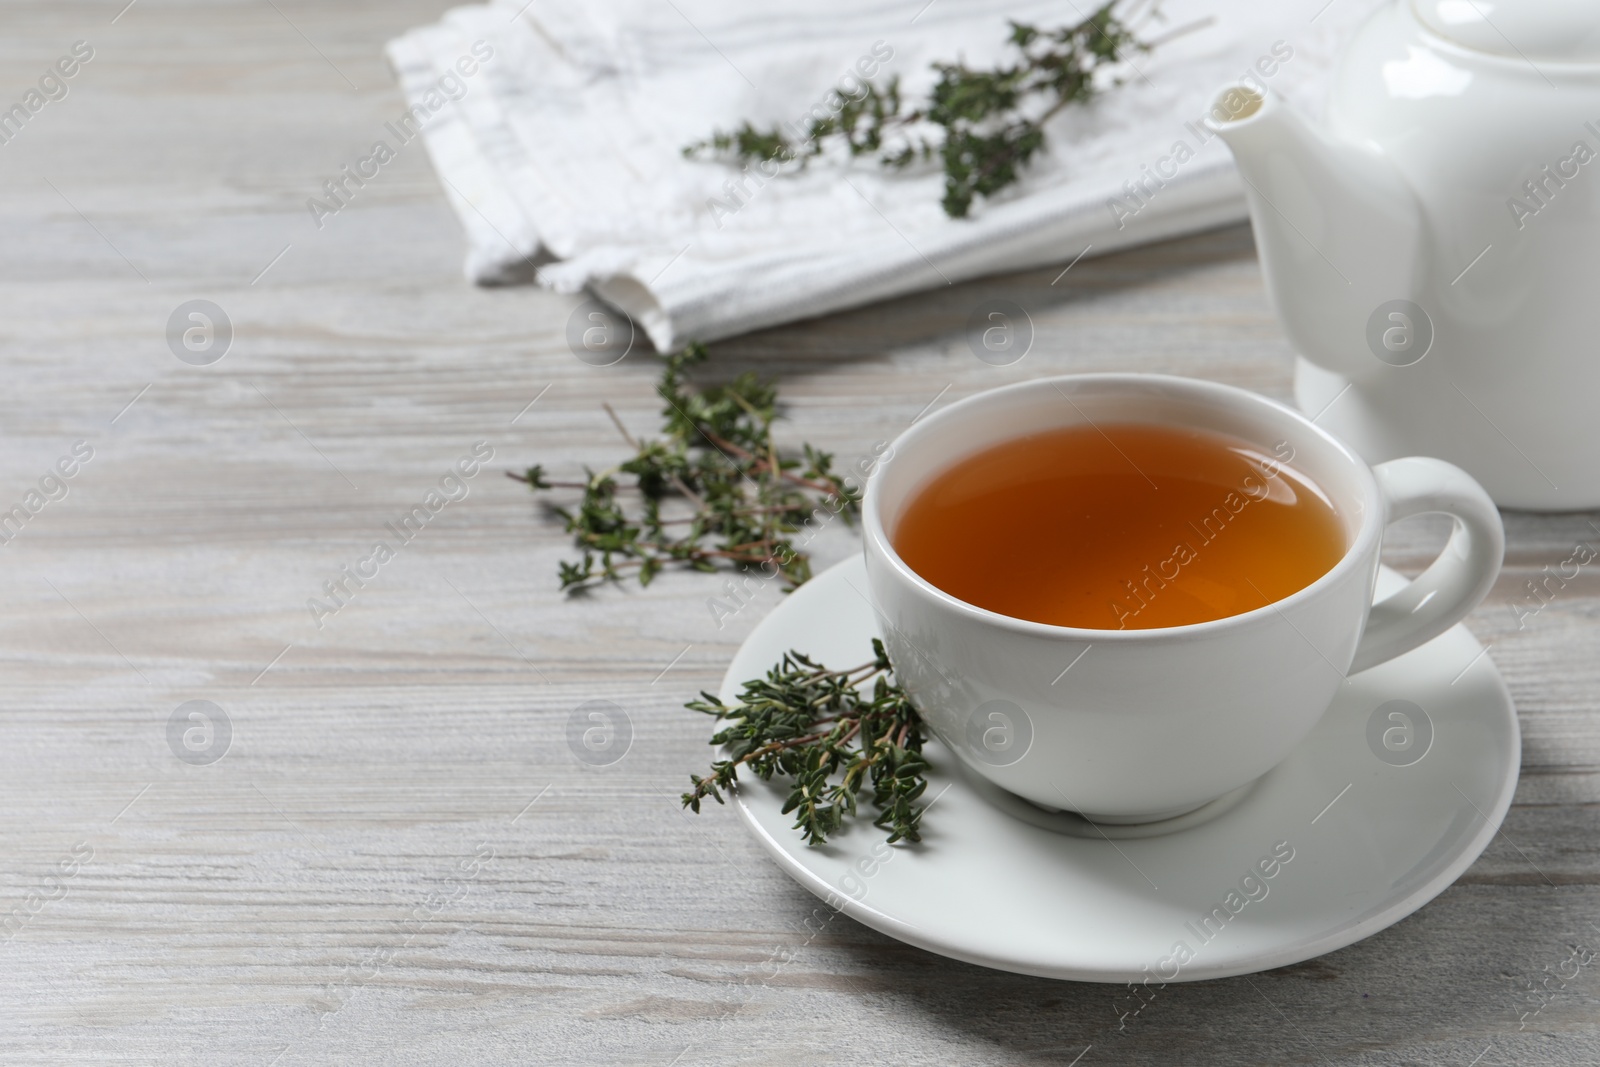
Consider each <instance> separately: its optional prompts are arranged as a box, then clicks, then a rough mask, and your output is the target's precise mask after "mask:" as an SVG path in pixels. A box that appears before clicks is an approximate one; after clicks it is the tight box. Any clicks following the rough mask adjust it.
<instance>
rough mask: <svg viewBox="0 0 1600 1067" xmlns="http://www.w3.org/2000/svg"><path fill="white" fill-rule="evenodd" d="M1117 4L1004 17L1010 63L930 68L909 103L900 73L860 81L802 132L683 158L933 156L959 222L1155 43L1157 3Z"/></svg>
mask: <svg viewBox="0 0 1600 1067" xmlns="http://www.w3.org/2000/svg"><path fill="white" fill-rule="evenodd" d="M1119 2H1120V0H1110V2H1108V3H1105V4H1102V5H1101V6H1100V7H1098V8H1096V9H1095V10H1094V12H1093V13H1092V14H1090V15H1089V16H1088V17H1087V18H1085V19H1083V20H1082V21H1080V22H1076V23H1073V24H1071V25H1068V26H1060V27H1057V28H1054V29H1040V28H1039V27H1037V26H1032V25H1028V24H1027V23H1022V22H1016V21H1014V20H1008V22H1009V25H1010V27H1011V32H1010V35H1009V37H1008V38H1007V43H1008V44H1009V45H1010V46H1011V48H1012V49H1013V51H1014V58H1013V59H1012V60H1011V61H1010V62H1006V63H1001V64H1000V65H998V66H996V67H995V68H994V69H992V70H976V69H973V68H972V67H969V66H967V65H966V63H964V62H956V63H935V64H934V65H933V69H934V71H935V72H937V74H938V76H939V77H938V81H937V82H936V83H935V84H934V87H933V92H932V95H931V96H930V98H929V99H928V100H927V101H925V102H923V103H921V104H919V105H917V106H909V105H908V102H907V101H906V100H905V99H904V96H903V94H902V93H901V89H900V77H899V75H895V76H893V77H891V78H889V79H888V80H887V82H885V83H884V84H883V85H882V86H879V85H877V84H874V83H871V82H865V81H862V82H858V83H856V85H855V86H854V88H853V89H852V90H846V89H845V88H844V87H842V86H841V87H839V88H838V89H837V90H835V94H836V96H837V98H838V99H839V101H840V102H839V103H838V104H837V105H836V108H837V109H836V110H834V111H833V112H832V113H831V114H829V115H826V116H824V117H821V118H818V117H815V116H813V117H811V118H810V119H809V121H808V122H807V123H806V125H805V126H804V127H803V128H801V127H795V126H792V125H791V131H798V136H794V135H791V133H789V132H785V130H783V129H782V128H781V127H778V126H772V127H770V128H767V129H761V128H758V127H756V126H754V125H752V124H751V123H750V122H749V121H745V122H743V123H741V124H740V125H739V127H738V128H736V129H734V130H731V131H724V130H716V131H714V132H713V133H712V134H711V136H710V137H708V138H707V139H705V140H703V141H697V142H695V143H693V144H690V145H687V146H685V147H684V149H683V154H684V155H685V156H686V157H688V158H690V159H713V160H718V161H721V162H729V163H742V164H751V163H767V162H772V163H777V164H780V165H781V164H785V163H791V162H798V163H799V165H800V166H802V167H804V166H805V165H806V164H807V163H808V162H809V161H810V160H811V159H813V158H815V157H817V156H820V155H822V154H823V153H824V152H826V151H828V150H829V149H830V147H832V146H841V147H842V148H843V150H844V151H846V152H848V154H849V155H850V156H851V157H856V156H863V155H877V157H878V162H879V163H880V164H882V165H883V166H886V167H889V168H891V169H895V170H904V169H905V168H907V167H909V166H910V165H911V164H912V163H914V162H917V161H930V160H932V159H933V158H934V157H935V156H937V157H938V159H939V161H940V164H941V165H942V167H943V170H944V199H943V207H944V211H945V214H946V215H948V216H949V217H951V218H964V217H966V215H967V214H968V213H969V212H970V211H971V210H972V202H973V200H974V199H975V198H976V197H980V196H981V197H985V198H988V197H992V196H994V195H995V194H996V193H998V192H999V191H1001V190H1002V189H1005V188H1007V187H1008V186H1011V185H1014V184H1016V183H1017V182H1018V181H1020V180H1021V178H1022V171H1023V169H1024V168H1025V167H1026V166H1027V165H1028V163H1029V162H1030V161H1031V160H1032V159H1033V158H1034V156H1035V155H1037V154H1038V153H1039V151H1040V150H1041V149H1042V148H1044V146H1045V131H1044V127H1045V123H1047V122H1048V121H1049V120H1050V119H1051V118H1053V117H1054V116H1055V115H1057V114H1058V113H1060V112H1061V111H1062V110H1063V109H1064V108H1066V107H1069V106H1070V105H1073V104H1085V103H1088V102H1089V101H1090V100H1093V99H1094V98H1095V97H1096V96H1098V95H1099V94H1100V93H1101V92H1103V91H1105V90H1106V89H1107V88H1111V87H1115V86H1118V85H1121V84H1122V82H1123V78H1122V76H1121V75H1120V74H1114V75H1112V76H1110V77H1102V76H1101V72H1102V71H1109V70H1112V69H1114V68H1116V67H1117V66H1118V65H1124V66H1126V65H1128V64H1127V57H1128V55H1129V54H1137V53H1145V52H1149V51H1150V50H1151V49H1152V48H1154V47H1155V46H1156V44H1158V43H1160V42H1158V41H1147V40H1144V39H1142V38H1141V37H1140V36H1139V27H1140V26H1141V25H1142V24H1143V23H1144V21H1145V20H1147V19H1159V18H1161V12H1160V0H1150V2H1148V3H1147V2H1146V0H1133V3H1132V4H1131V5H1129V6H1128V7H1127V9H1126V11H1125V12H1124V13H1123V14H1121V15H1119V14H1117V12H1116V11H1115V10H1114V8H1116V7H1117V5H1118V3H1119ZM1171 36H1172V35H1168V38H1170V37H1171Z"/></svg>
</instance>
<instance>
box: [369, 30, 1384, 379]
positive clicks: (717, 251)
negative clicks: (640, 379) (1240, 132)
mask: <svg viewBox="0 0 1600 1067" xmlns="http://www.w3.org/2000/svg"><path fill="white" fill-rule="evenodd" d="M1378 2H1381V0H1280V2H1273V3H1264V2H1262V0H1165V2H1164V3H1163V4H1162V5H1161V10H1162V13H1163V15H1164V19H1163V21H1160V22H1152V23H1147V24H1146V26H1145V32H1144V33H1143V36H1144V37H1146V38H1149V37H1152V36H1159V35H1161V34H1163V33H1167V32H1170V31H1172V30H1176V29H1178V28H1181V27H1185V26H1189V25H1191V24H1195V23H1200V24H1201V25H1200V28H1197V29H1193V30H1192V31H1190V32H1187V33H1183V34H1180V35H1178V36H1176V37H1175V38H1174V39H1171V40H1169V41H1167V42H1166V43H1165V44H1162V45H1161V46H1160V47H1159V48H1157V49H1156V50H1155V52H1153V53H1151V54H1148V55H1142V56H1140V55H1135V56H1131V57H1129V58H1130V60H1131V63H1130V69H1129V71H1128V75H1127V78H1126V80H1125V82H1124V84H1122V85H1121V86H1120V87H1117V88H1114V89H1111V90H1109V91H1107V92H1105V93H1104V94H1102V95H1101V96H1100V97H1099V98H1097V99H1096V100H1095V101H1094V102H1093V103H1091V104H1090V105H1088V106H1086V107H1069V108H1067V109H1066V110H1064V111H1063V112H1062V113H1061V114H1059V115H1057V116H1056V117H1055V118H1054V119H1052V120H1051V122H1050V124H1049V126H1048V127H1047V131H1048V135H1049V145H1048V148H1047V150H1046V152H1045V153H1043V154H1042V155H1041V156H1038V157H1035V162H1034V163H1033V164H1032V165H1031V166H1030V167H1029V168H1028V169H1027V171H1026V173H1025V177H1024V179H1023V181H1022V182H1021V183H1020V184H1019V185H1018V186H1014V187H1013V188H1011V189H1008V190H1006V191H1005V192H1004V193H1002V194H1001V195H999V196H997V197H995V198H994V199H993V200H991V201H988V202H981V201H980V202H978V203H977V204H976V205H975V207H974V211H973V213H972V216H971V217H970V218H966V219H950V218H947V217H945V215H944V212H943V209H942V208H941V207H940V198H941V196H942V191H943V176H942V174H941V173H940V172H939V169H938V166H937V163H936V162H935V163H934V164H931V165H929V166H927V167H922V168H920V169H918V168H913V169H912V170H911V171H909V172H901V173H896V172H890V171H886V170H884V169H882V168H880V167H879V166H877V165H876V164H875V163H874V162H873V161H872V160H870V159H869V158H867V157H862V158H860V159H856V160H853V161H852V160H845V159H838V158H834V157H831V156H830V157H824V158H821V159H817V160H813V161H812V162H811V164H810V165H809V166H808V167H806V168H805V169H803V170H801V169H786V170H785V172H784V173H782V174H780V175H778V176H777V177H774V178H765V177H763V176H761V175H760V174H759V173H756V172H752V175H753V176H752V177H749V178H744V179H743V181H742V182H741V181H739V179H741V177H742V175H741V174H740V172H739V171H738V170H737V169H735V168H733V167H730V166H727V165H724V164H719V163H712V162H699V161H692V160H688V159H685V158H684V156H683V154H682V148H683V146H684V145H686V144H689V143H690V142H693V141H697V140H700V139H702V138H705V137H706V136H708V135H709V134H710V133H711V132H712V131H713V130H714V129H719V128H720V129H732V128H733V127H735V126H736V125H737V124H738V123H739V122H741V121H742V120H744V119H746V118H748V119H751V120H752V121H755V122H756V123H757V124H758V125H760V124H764V123H771V122H780V121H786V120H787V121H792V122H800V121H803V116H804V114H805V113H806V112H807V111H808V110H809V109H811V108H812V107H813V106H820V107H826V106H827V105H828V102H829V99H828V93H829V90H830V89H833V88H834V87H836V86H837V85H838V84H840V82H841V80H844V79H846V77H847V76H849V75H856V76H859V73H858V72H860V71H867V70H870V71H873V72H874V74H875V79H876V80H877V81H879V82H882V81H884V80H885V79H887V77H889V76H890V75H892V74H899V75H900V76H901V79H902V84H903V86H904V88H905V91H906V93H907V94H908V95H909V97H910V98H911V99H920V98H922V97H923V96H924V95H925V94H926V92H927V90H928V89H929V88H930V87H931V85H932V84H933V81H934V79H935V75H934V74H933V73H932V72H931V70H930V69H929V68H930V64H932V63H934V62H939V61H945V62H949V61H954V60H958V59H959V60H964V61H966V62H967V63H968V64H970V65H973V66H989V65H992V64H993V63H994V62H995V61H997V60H1001V59H1003V58H1004V57H1005V55H1006V48H1005V46H1004V41H1005V38H1006V36H1007V33H1008V27H1007V26H1006V20H1007V19H1008V18H1009V19H1016V20H1018V21H1023V22H1030V23H1033V24H1035V25H1038V26H1041V27H1054V26H1059V25H1063V24H1066V23H1070V22H1076V21H1078V20H1080V19H1082V18H1083V17H1085V16H1086V15H1087V14H1088V13H1089V12H1090V11H1091V10H1092V5H1091V4H1090V3H1089V2H1088V0H1077V3H1076V4H1075V3H1074V0H1067V2H1066V3H1065V4H1063V3H1059V2H1055V0H1021V2H1016V3H1011V4H1007V5H1004V6H1003V7H1001V6H997V5H995V4H992V3H989V2H985V0H740V2H737V3H734V2H729V0H586V2H585V3H584V4H582V5H576V4H572V3H570V2H563V0H532V2H528V0H492V2H490V3H488V4H484V5H481V6H473V7H462V8H457V9H454V10H452V11H450V12H448V13H447V14H446V15H445V17H444V18H443V19H442V20H441V21H440V22H439V23H437V24H435V25H432V26H426V27H422V28H420V29H416V30H413V31H411V32H409V33H407V34H405V35H403V36H401V37H399V38H397V39H396V40H394V41H392V42H390V44H389V47H388V54H389V57H390V61H391V63H392V64H393V66H394V68H395V70H396V72H397V74H398V77H399V80H400V84H401V87H402V90H403V92H404V94H405V97H406V102H407V105H408V106H409V107H410V111H409V112H408V113H407V116H406V117H405V118H403V119H401V120H399V122H398V124H397V123H390V124H389V125H388V127H386V129H387V130H388V131H390V132H391V133H392V134H393V135H394V137H395V139H397V140H400V139H405V140H409V139H411V138H412V137H414V136H415V135H416V133H417V131H419V130H420V135H421V137H422V139H423V141H424V143H425V144H426V146H427V149H428V152H429V154H430V156H431V158H432V160H433V162H434V165H435V167H436V168H437V170H438V172H439V175H440V177H441V179H442V181H443V185H444V189H445V192H446V195H447V196H448V197H449V199H450V202H451V204H452V206H453V207H454V208H455V210H456V213H457V214H458V215H459V216H460V218H461V222H462V225H463V227H464V228H465V230H466V235H467V240H468V245H469V250H468V253H467V262H466V273H467V277H468V278H469V279H471V280H472V281H475V282H478V283H480V284H497V283H506V282H514V281H522V280H528V279H530V278H531V279H536V280H537V281H539V282H540V283H542V284H545V285H548V286H551V287H553V288H555V289H558V290H560V291H564V292H576V291H579V290H582V289H584V288H588V289H589V290H591V291H592V292H593V293H595V294H596V295H598V296H599V297H600V298H601V299H603V300H606V301H608V302H610V303H611V304H613V305H615V306H617V307H619V308H621V309H622V310H623V311H625V312H627V313H628V314H629V315H630V316H632V318H633V319H634V320H635V321H636V322H637V323H638V324H639V325H640V326H641V327H643V329H644V330H645V331H646V332H647V333H648V334H649V336H650V339H651V340H652V341H653V342H654V344H655V346H656V348H657V349H658V350H661V351H668V350H671V349H672V348H674V347H676V346H678V345H681V344H682V343H683V342H684V341H685V340H688V339H691V338H698V339H700V340H708V341H709V340H714V339H716V338H720V337H726V336H730V335H733V334H737V333H743V332H745V331H748V330H753V329H757V328H761V327H766V326H772V325H775V324H778V323H783V322H789V321H793V320H796V319H801V318H806V317H809V316H813V315H820V314H823V313H826V312H831V311H836V310H839V309H842V308H847V307H853V306H857V305H861V304H865V303H868V302H871V301H876V300H882V299H885V298H887V297H892V296H896V295H900V294H904V293H907V292H911V291H914V290H919V289H925V288H930V287H935V286H944V285H948V284H951V283H953V282H957V281H961V280H963V279H967V278H972V277H975V276H979V275H983V274H990V273H994V272H998V271H1007V270H1018V269H1023V268H1028V267H1037V266H1041V265H1044V264H1048V263H1062V264H1066V263H1068V262H1071V261H1074V259H1075V257H1078V256H1080V255H1084V254H1087V255H1100V254H1102V253H1105V252H1110V251H1113V250H1115V249H1118V248H1123V247H1127V246H1129V245H1132V244H1138V243H1143V242H1147V241H1153V240H1157V239H1161V238H1165V237H1170V236H1174V235H1177V234H1182V233H1187V232H1193V231H1197V230H1202V229H1206V228H1210V227H1214V226H1218V225H1222V224H1225V223H1229V222H1235V221H1238V220H1242V219H1244V218H1245V217H1246V211H1245V203H1244V196H1243V192H1242V188H1243V187H1242V185H1241V183H1240V181H1239V179H1238V177H1237V175H1236V173H1235V171H1234V169H1233V164H1232V159H1231V157H1230V156H1229V154H1228V151H1227V148H1226V147H1225V146H1224V145H1223V144H1222V143H1221V142H1220V141H1219V140H1218V139H1216V138H1215V137H1210V136H1209V135H1208V134H1207V132H1206V131H1205V129H1204V127H1203V126H1202V124H1201V117H1202V115H1203V114H1204V112H1205V109H1206V107H1207V106H1208V104H1209V102H1210V99H1211V97H1212V94H1213V93H1214V91H1215V89H1216V88H1217V87H1218V86H1219V85H1220V84H1222V83H1223V82H1224V81H1227V80H1230V79H1236V78H1240V77H1243V76H1245V75H1246V74H1247V73H1253V74H1254V76H1255V77H1257V78H1259V79H1260V81H1261V82H1262V83H1264V84H1266V85H1269V86H1271V87H1272V88H1273V89H1274V90H1275V91H1278V92H1280V93H1283V94H1285V95H1286V96H1288V97H1289V98H1290V99H1292V100H1295V101H1296V102H1297V103H1299V104H1300V105H1301V106H1303V107H1307V108H1308V109H1310V110H1312V111H1316V110H1320V107H1319V105H1320V101H1321V98H1322V95H1323V91H1324V89H1325V86H1326V83H1327V80H1328V76H1329V72H1330V70H1331V67H1332V62H1333V58H1334V56H1335V55H1336V53H1337V51H1338V48H1339V47H1340V46H1341V45H1342V44H1343V42H1344V41H1345V40H1346V39H1347V38H1348V37H1349V35H1350V34H1351V33H1352V32H1353V31H1354V29H1355V27H1356V26H1358V25H1359V24H1360V22H1361V21H1363V20H1364V19H1365V17H1366V16H1367V15H1368V14H1369V13H1370V12H1371V11H1372V10H1373V8H1374V7H1375V6H1376V5H1377V3H1378ZM730 182H733V184H730ZM1068 284H1070V282H1068Z"/></svg>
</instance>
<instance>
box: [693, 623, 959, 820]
mask: <svg viewBox="0 0 1600 1067" xmlns="http://www.w3.org/2000/svg"><path fill="white" fill-rule="evenodd" d="M872 654H873V658H872V659H871V660H869V661H867V662H866V663H863V664H860V665H859V666H856V667H851V668H850V669H849V670H843V671H835V670H830V669H829V668H827V667H824V666H823V665H821V664H820V663H817V662H816V661H815V660H813V659H811V658H810V657H808V656H805V655H803V654H801V653H799V652H794V651H791V652H788V653H786V654H785V655H784V657H783V659H782V661H780V662H779V663H778V664H777V665H775V666H774V667H772V668H771V669H770V670H768V671H767V674H766V677H764V678H754V679H751V680H750V681H747V682H745V683H744V686H743V688H741V689H740V691H739V698H738V702H737V703H736V704H734V705H732V706H729V705H727V704H724V703H723V702H722V701H721V700H719V699H718V698H716V697H714V696H712V695H711V694H710V693H701V694H700V696H701V697H702V698H703V699H701V700H696V701H692V702H691V703H689V704H688V705H686V706H687V707H688V708H690V709H691V710H693V711H700V712H704V713H705V714H707V715H711V716H714V717H715V718H716V719H717V721H719V722H724V723H726V724H727V725H726V726H724V727H723V728H722V729H720V730H718V731H717V732H716V733H715V734H713V735H712V737H711V743H712V744H713V745H720V746H722V747H723V748H724V750H725V751H726V757H725V758H723V759H720V760H717V761H715V762H714V763H712V765H711V773H710V774H709V775H704V776H702V775H698V774H691V775H690V776H689V780H690V782H691V783H692V785H693V786H694V788H693V789H692V790H691V791H690V792H687V793H685V794H683V805H684V807H686V808H689V809H690V810H692V811H695V812H699V810H700V803H701V801H703V800H705V799H706V798H708V797H709V798H711V799H713V800H715V801H716V802H717V803H718V804H721V803H724V801H723V799H722V794H723V791H724V790H726V789H729V788H731V787H732V786H733V784H734V783H735V782H736V781H737V780H738V777H739V771H740V770H741V769H745V770H749V771H750V772H751V773H753V774H755V776H756V777H758V778H760V779H762V780H763V781H769V780H771V778H772V777H773V776H774V775H781V776H784V777H788V778H792V779H793V780H794V785H793V787H792V788H791V789H790V790H789V798H788V800H787V801H785V803H784V806H783V813H784V814H785V815H787V814H789V813H791V812H793V813H794V816H795V822H794V828H795V829H796V830H799V831H800V832H801V834H802V835H803V836H804V837H805V840H806V843H807V844H811V845H820V844H823V843H825V842H826V841H827V840H828V836H829V835H830V834H835V833H837V832H838V831H839V830H840V829H841V828H842V827H843V825H844V820H845V819H846V818H847V817H852V818H853V817H855V815H856V814H857V802H858V798H859V794H860V793H861V791H862V789H863V788H864V787H866V786H867V785H869V784H870V786H871V789H872V793H871V799H872V804H873V806H874V807H876V808H877V809H878V816H877V818H875V819H873V821H872V825H874V826H876V827H878V828H879V829H880V830H886V831H888V834H889V843H890V844H893V843H895V842H896V841H901V840H905V841H920V840H922V836H921V829H920V827H921V822H922V812H923V810H924V809H923V806H921V805H918V804H917V800H918V799H919V798H920V797H921V796H922V794H923V792H924V791H925V790H926V789H927V787H928V779H927V773H928V764H927V761H926V760H924V759H923V758H922V746H923V743H924V742H925V741H926V737H925V735H924V732H923V731H924V727H923V723H922V719H921V717H920V716H919V715H918V714H917V709H916V708H915V707H913V706H912V704H911V701H910V700H909V699H907V697H906V693H905V690H903V689H901V688H900V687H899V686H898V685H895V684H894V683H893V682H891V681H890V677H891V672H892V670H893V668H892V667H891V666H890V663H889V656H888V653H887V652H885V651H884V648H883V642H882V641H879V640H878V639H877V638H873V641H872ZM868 683H871V688H870V690H869V689H867V685H868ZM868 694H870V695H868Z"/></svg>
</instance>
